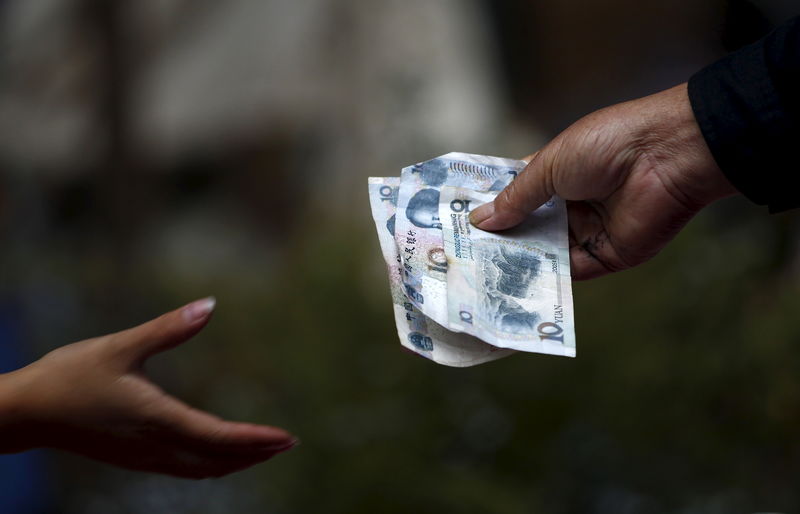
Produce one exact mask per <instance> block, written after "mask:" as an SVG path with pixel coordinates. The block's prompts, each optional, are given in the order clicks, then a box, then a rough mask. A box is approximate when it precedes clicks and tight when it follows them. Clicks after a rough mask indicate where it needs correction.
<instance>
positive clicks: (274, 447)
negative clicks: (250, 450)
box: [260, 438, 300, 453]
mask: <svg viewBox="0 0 800 514" xmlns="http://www.w3.org/2000/svg"><path fill="white" fill-rule="evenodd" d="M298 444H300V439H297V438H294V439H292V440H291V441H288V442H280V443H273V444H268V445H266V446H262V447H261V448H260V449H261V450H263V451H266V452H273V453H283V452H286V451H289V450H291V449H292V448H294V447H295V446H297V445H298Z"/></svg>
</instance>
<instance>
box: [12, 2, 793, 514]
mask: <svg viewBox="0 0 800 514" xmlns="http://www.w3.org/2000/svg"><path fill="white" fill-rule="evenodd" d="M798 10H800V9H798V8H797V6H796V3H795V2H792V1H790V0H758V1H755V0H754V1H751V2H748V1H745V0H729V1H725V0H706V1H698V0H672V1H669V2H641V1H634V0H582V1H580V2H578V1H576V0H569V1H559V2H536V1H533V0H531V1H492V0H483V1H481V0H437V1H432V0H431V1H423V0H410V1H409V0H405V1H400V0H383V1H377V2H376V1H371V0H303V1H289V0H283V1H281V0H228V1H226V2H214V1H209V0H138V1H136V2H123V1H120V0H83V1H79V0H0V371H9V370H12V369H15V368H16V367H19V366H22V365H24V364H26V363H29V362H31V361H32V360H35V359H37V358H39V357H40V356H42V355H43V354H44V353H46V352H47V351H49V350H51V349H53V348H56V347H58V346H60V345H63V344H66V343H69V342H74V341H77V340H81V339H84V338H87V337H91V336H95V335H99V334H104V333H108V332H113V331H117V330H120V329H122V328H126V327H129V326H132V325H136V324H139V323H141V322H143V321H145V320H147V319H149V318H151V317H154V316H156V315H158V314H160V313H162V312H163V311H166V310H168V309H172V308H174V307H177V306H179V305H181V304H183V303H186V302H188V301H190V300H193V299H195V298H198V297H202V296H205V295H209V294H213V295H216V297H217V300H218V310H217V313H216V314H215V316H214V319H213V321H212V323H211V324H210V325H209V326H208V328H207V329H206V330H205V331H204V332H203V333H201V334H200V335H198V336H197V337H196V338H195V339H194V340H193V341H191V342H189V343H187V344H185V345H184V346H182V347H180V348H177V349H174V350H172V351H171V352H169V353H167V354H163V355H160V356H158V357H156V358H155V359H153V361H152V362H151V366H150V368H149V370H150V373H151V375H152V376H153V378H154V380H155V381H156V382H158V383H159V384H161V385H162V386H163V387H164V388H165V389H166V390H168V391H169V392H171V393H173V394H175V395H177V396H179V397H180V398H182V399H184V400H186V401H188V402H190V403H192V404H193V405H195V406H198V407H201V408H204V409H208V410H210V411H212V412H214V413H216V414H219V415H221V416H225V417H230V418H234V419H240V420H249V421H255V422H262V423H269V424H275V425H278V426H284V427H286V428H288V429H289V430H291V431H292V432H293V433H295V434H297V435H299V437H300V438H301V439H302V441H303V443H302V445H301V446H299V447H298V448H296V449H294V450H292V451H291V452H288V453H286V454H283V455H280V456H278V457H277V458H275V459H274V460H273V461H270V462H268V463H266V464H262V465H259V466H256V467H254V468H252V469H250V470H247V471H244V472H241V473H238V474H235V475H233V476H229V477H226V478H223V479H218V480H208V481H203V482H193V481H188V480H179V479H173V478H169V477H163V476H157V475H147V474H141V473H133V472H126V471H122V470H118V469H114V468H110V467H108V466H105V465H102V464H98V463H94V462H91V461H88V460H85V459H82V458H79V457H74V456H70V455H65V454H59V453H50V452H40V451H36V452H29V453H24V454H20V455H11V456H0V512H2V513H3V514H29V513H67V514H72V513H81V514H84V513H86V514H95V513H98V514H100V513H102V514H118V513H119V514H139V513H142V514H144V513H147V514H160V513H171V514H180V513H187V514H188V513H230V512H235V513H244V514H246V513H279V514H280V513H285V514H292V513H309V512H330V513H375V512H381V513H405V512H448V513H449V512H464V513H472V512H475V513H479V512H480V513H485V512H491V513H508V514H512V513H548V514H560V513H565V514H567V513H570V514H571V513H575V514H605V513H609V514H612V513H613V514H628V513H631V514H632V513H636V514H638V513H683V514H689V513H691V514H694V513H703V514H707V513H726V514H727V513H739V512H741V513H746V512H761V511H770V512H798V511H800V489H798V488H797V484H798V477H800V442H799V441H800V439H798V437H797V434H798V430H800V366H799V364H800V320H799V317H798V307H799V306H800V296H799V295H800V267H799V264H800V262H798V256H800V253H798V250H799V248H798V245H797V240H798V237H797V236H798V232H799V231H800V224H798V221H797V216H796V213H791V212H790V213H786V214H781V215H774V216H769V215H767V213H766V211H765V209H761V208H757V207H754V206H752V205H750V204H748V202H746V201H744V200H742V199H729V200H725V201H723V202H720V203H719V204H717V205H714V206H713V207H711V208H709V209H707V210H706V211H705V212H703V213H702V214H701V215H700V216H699V217H698V218H696V219H695V220H694V221H693V222H692V223H691V224H690V225H689V227H688V228H687V229H686V230H685V231H684V232H683V233H682V234H681V235H680V236H679V237H678V238H677V240H676V241H675V242H674V243H673V244H672V245H670V246H669V247H668V248H667V249H666V250H665V251H664V252H663V253H661V254H660V255H659V256H658V257H657V258H655V259H654V260H653V261H651V262H649V263H647V264H645V265H643V266H641V267H639V268H637V269H634V270H630V271H626V272H624V273H620V274H618V275H616V276H610V277H606V278H602V279H598V280H595V281H591V282H586V283H576V284H575V291H574V295H575V312H576V325H577V339H578V347H579V357H578V358H577V359H575V360H572V359H565V358H558V357H549V356H542V355H515V356H512V357H510V358H507V359H503V360H500V361H497V362H494V363H490V364H485V365H482V366H478V367H475V368H468V369H450V368H446V367H442V366H438V365H436V364H433V363H431V362H428V361H426V360H423V359H421V358H417V357H414V356H412V355H409V354H407V353H405V352H403V351H401V349H400V345H399V342H398V341H397V334H396V333H395V329H394V321H393V319H392V313H391V302H390V298H389V292H388V291H389V290H388V287H387V286H388V282H387V279H386V275H385V269H384V263H383V259H382V257H381V253H380V249H379V247H378V244H377V238H376V235H375V228H374V225H373V223H372V219H371V215H370V210H369V207H368V199H367V183H366V178H367V176H370V175H378V176H381V175H397V174H398V172H399V170H400V168H401V167H403V166H405V165H408V164H410V163H413V162H417V161H422V160H426V159H428V158H431V157H434V156H437V155H440V154H443V153H446V152H449V151H466V152H471V153H484V154H490V155H501V156H509V157H519V156H523V155H527V154H529V153H531V152H532V151H534V150H536V149H537V148H538V147H539V146H541V145H542V144H544V143H545V142H546V141H547V140H548V139H549V138H551V137H553V136H554V135H556V134H557V133H558V132H559V131H560V130H562V129H563V128H565V127H566V126H568V125H569V124H570V123H571V122H572V121H574V120H575V119H577V118H578V117H580V116H582V115H584V114H586V113H588V112H590V111H592V110H594V109H597V108H600V107H603V106H606V105H608V104H611V103H614V102H618V101H623V100H627V99H632V98H636V97H638V96H642V95H646V94H649V93H653V92H656V91H659V90H661V89H664V88H667V87H669V86H672V85H675V84H678V83H680V82H683V81H685V80H687V79H688V77H689V76H690V75H691V74H692V73H693V72H694V71H695V70H697V69H699V68H700V67H702V66H703V65H705V64H708V63H710V62H712V61H713V60H714V59H716V58H718V57H720V56H722V55H724V54H725V53H726V52H727V51H730V50H733V49H736V48H737V47H739V46H741V45H743V44H746V43H749V42H751V41H753V40H755V39H757V38H758V37H760V36H762V35H763V34H764V33H766V32H767V31H768V30H769V29H770V27H771V26H773V25H775V24H778V23H780V22H781V21H783V20H785V19H787V18H789V17H791V16H793V15H796V14H798Z"/></svg>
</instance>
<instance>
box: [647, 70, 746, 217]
mask: <svg viewBox="0 0 800 514" xmlns="http://www.w3.org/2000/svg"><path fill="white" fill-rule="evenodd" d="M643 101H647V102H649V103H650V105H649V106H645V109H644V110H645V112H646V114H645V121H644V124H643V134H642V137H641V141H643V145H642V150H643V152H644V153H645V154H646V155H647V156H648V157H649V158H651V159H653V160H654V161H655V162H656V165H657V166H658V168H659V172H661V173H664V174H666V175H667V176H668V180H669V181H670V182H671V184H672V185H673V186H674V187H675V188H676V189H677V190H678V191H680V193H681V195H682V196H683V197H684V199H685V200H686V201H687V202H688V203H689V204H691V205H694V206H696V207H697V208H698V209H699V208H702V207H705V206H706V205H708V204H710V203H712V202H714V201H716V200H719V199H721V198H725V197H727V196H731V195H734V194H737V193H738V191H737V190H736V188H735V187H733V185H732V184H731V183H730V181H729V180H728V179H727V177H726V176H725V174H724V173H723V172H722V170H721V169H720V168H719V166H718V165H717V163H716V161H715V160H714V156H713V155H712V154H711V151H710V150H709V148H708V145H707V144H706V141H705V138H704V137H703V133H702V131H701V130H700V126H699V125H698V123H697V119H696V118H695V115H694V112H693V111H692V106H691V103H690V101H689V94H688V88H687V84H686V83H683V84H680V85H678V86H675V87H673V88H670V89H667V90H665V91H662V92H660V93H657V94H655V95H652V96H649V97H647V98H644V99H643Z"/></svg>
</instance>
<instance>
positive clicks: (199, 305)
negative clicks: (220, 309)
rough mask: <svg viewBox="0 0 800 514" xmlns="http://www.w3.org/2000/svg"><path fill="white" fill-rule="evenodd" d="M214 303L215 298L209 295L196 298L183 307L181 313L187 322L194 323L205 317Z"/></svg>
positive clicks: (215, 302) (215, 301) (215, 303)
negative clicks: (200, 298)
mask: <svg viewBox="0 0 800 514" xmlns="http://www.w3.org/2000/svg"><path fill="white" fill-rule="evenodd" d="M216 305H217V299H216V298H214V297H213V296H209V297H208V298H203V299H202V300H197V301H196V302H192V303H190V304H189V305H187V306H186V307H184V308H183V312H182V313H181V314H182V315H183V319H184V320H186V322H187V323H195V322H197V321H200V320H201V319H205V318H207V317H208V315H209V314H211V312H212V311H213V310H214V306H216Z"/></svg>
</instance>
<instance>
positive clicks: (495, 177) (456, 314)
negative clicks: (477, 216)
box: [369, 153, 575, 366]
mask: <svg viewBox="0 0 800 514" xmlns="http://www.w3.org/2000/svg"><path fill="white" fill-rule="evenodd" d="M524 166H525V162H524V161H515V160H512V159H503V158H499V157H488V156H483V155H472V154H463V153H449V154H446V155H443V156H441V157H437V158H435V159H431V160H429V161H425V162H422V163H418V164H415V165H413V166H409V167H406V168H404V169H403V170H402V173H401V175H400V177H388V178H382V177H373V178H370V179H369V195H370V204H371V207H372V215H373V219H374V221H375V226H376V228H377V230H378V239H379V241H380V245H381V251H382V252H383V256H384V260H385V261H386V265H387V269H388V272H389V284H390V289H391V295H392V302H393V305H394V313H395V322H396V325H397V331H398V335H399V337H400V342H401V344H403V346H405V347H406V348H409V349H410V350H412V351H414V352H416V353H418V354H420V355H422V356H424V357H427V358H429V359H431V360H433V361H435V362H438V363H440V364H445V365H450V366H471V365H475V364H480V363H483V362H488V361H491V360H495V359H498V358H501V357H505V356H507V355H510V354H511V353H514V352H513V351H514V350H521V351H526V352H537V353H548V354H553V355H566V356H575V329H574V321H573V312H572V289H571V281H570V275H569V246H568V240H567V218H566V207H565V205H564V202H563V200H561V199H559V198H555V197H554V198H552V199H551V200H550V201H549V202H547V204H546V205H544V206H542V207H541V208H539V209H537V210H536V211H535V212H533V213H531V215H530V216H529V217H528V218H527V219H526V220H525V221H524V222H523V223H522V224H520V225H519V226H518V227H516V228H514V229H511V230H508V231H505V232H503V233H500V234H498V233H489V232H484V231H481V230H479V229H477V228H475V227H473V226H472V225H471V224H470V223H469V219H468V217H469V213H470V212H471V211H472V210H473V209H475V208H477V207H478V206H479V205H481V204H483V203H486V202H489V201H492V199H493V198H494V197H495V196H496V195H497V194H498V193H499V191H501V190H502V189H503V188H504V187H505V186H507V185H508V184H509V183H510V182H511V181H512V180H513V179H514V178H515V177H516V175H517V174H518V173H519V172H520V171H521V170H522V169H523V168H524Z"/></svg>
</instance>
